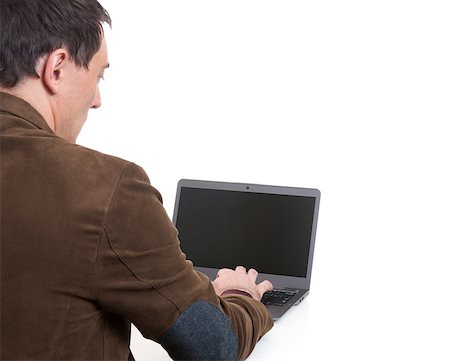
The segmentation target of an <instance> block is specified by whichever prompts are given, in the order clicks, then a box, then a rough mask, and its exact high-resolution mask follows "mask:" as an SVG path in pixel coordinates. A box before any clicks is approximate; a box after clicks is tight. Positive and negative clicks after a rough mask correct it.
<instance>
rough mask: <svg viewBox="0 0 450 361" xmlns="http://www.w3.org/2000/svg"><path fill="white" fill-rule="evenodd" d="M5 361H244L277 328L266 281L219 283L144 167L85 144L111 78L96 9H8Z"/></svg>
mask: <svg viewBox="0 0 450 361" xmlns="http://www.w3.org/2000/svg"><path fill="white" fill-rule="evenodd" d="M0 4H1V5H0V6H1V8H0V26H1V33H0V130H1V133H0V136H1V138H0V149H1V159H0V161H1V163H0V165H1V168H0V169H1V194H0V201H1V220H0V221H1V345H0V348H1V355H0V358H1V359H2V360H6V359H7V360H14V359H16V360H18V359H21V360H25V359H34V360H38V359H39V360H43V359H46V360H50V359H77V360H81V359H90V360H126V359H128V358H132V355H131V353H130V350H129V338H130V322H132V323H133V324H134V325H136V327H137V328H138V329H139V330H140V331H141V333H142V334H143V335H144V336H145V337H147V338H149V339H152V340H155V341H157V342H159V343H161V344H162V346H163V347H164V348H165V349H166V350H167V351H168V353H169V354H170V355H171V357H173V358H175V359H244V358H246V357H247V356H248V355H249V354H250V352H251V351H252V349H253V347H254V346H255V344H256V342H257V341H258V340H259V339H260V338H261V337H262V336H263V335H264V334H265V333H266V332H267V331H268V330H269V329H270V328H271V327H272V324H273V323H272V320H271V318H270V316H269V315H268V313H267V311H266V310H265V308H264V306H263V305H262V304H261V303H260V302H259V300H260V299H261V296H262V294H263V293H264V292H266V291H268V290H270V289H271V287H272V285H271V284H270V283H269V282H268V281H264V282H262V283H260V284H258V285H257V284H256V283H255V282H256V276H257V272H256V271H255V270H253V269H251V270H249V271H248V272H247V271H246V269H245V268H244V267H241V266H239V267H237V268H236V270H228V269H224V270H221V271H220V272H219V274H218V277H217V279H216V280H215V281H214V282H213V283H211V282H209V280H208V279H207V278H206V277H205V276H204V275H202V274H199V273H197V272H195V271H194V270H193V267H192V264H191V262H189V261H187V260H186V259H185V256H184V254H183V253H182V252H181V250H180V246H179V240H178V234H177V230H176V229H175V228H174V226H173V225H172V223H171V221H170V219H169V218H168V216H167V215H166V213H165V211H164V208H163V206H162V201H161V196H160V194H159V193H158V191H157V190H155V189H154V188H153V187H152V186H151V184H150V182H149V180H148V178H147V176H146V174H145V173H144V171H143V170H142V169H141V168H140V167H138V166H136V165H134V164H133V163H130V162H127V161H124V160H121V159H118V158H115V157H112V156H108V155H105V154H101V153H98V152H95V151H92V150H89V149H86V148H83V147H80V146H78V145H76V144H74V143H75V141H76V138H77V135H78V133H79V131H80V130H81V127H82V126H83V124H84V122H85V120H86V117H87V113H88V111H89V109H90V108H98V107H100V105H101V98H100V93H99V90H98V82H99V80H100V79H101V78H102V76H103V73H104V71H105V69H106V68H107V67H108V66H109V63H108V54H107V48H106V43H105V40H104V37H103V29H102V24H103V23H105V22H106V23H108V24H110V18H109V16H108V14H107V12H106V11H105V10H104V9H103V8H102V6H101V5H100V4H99V3H98V2H97V1H96V0H1V2H0Z"/></svg>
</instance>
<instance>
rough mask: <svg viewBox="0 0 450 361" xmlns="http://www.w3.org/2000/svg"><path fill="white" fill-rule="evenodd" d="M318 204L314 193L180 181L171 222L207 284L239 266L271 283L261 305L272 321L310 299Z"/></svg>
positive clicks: (254, 185)
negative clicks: (224, 269)
mask: <svg viewBox="0 0 450 361" xmlns="http://www.w3.org/2000/svg"><path fill="white" fill-rule="evenodd" d="M319 201H320V191H319V190H318V189H309V188H294V187H280V186H269V185H258V184H245V183H227V182H213V181H202V180H188V179H182V180H180V181H179V182H178V187H177V193H176V198H175V208H174V216H173V223H174V224H175V226H176V227H177V229H178V231H179V234H180V242H181V249H182V250H183V252H184V253H185V254H186V257H187V258H188V259H189V260H191V261H192V262H193V264H194V266H195V268H196V270H198V271H200V272H202V273H204V274H206V275H207V276H208V277H209V278H210V279H211V280H214V279H215V277H216V274H217V271H218V270H219V269H221V268H231V269H234V268H236V266H238V265H242V266H244V267H246V268H247V269H250V268H255V269H256V270H257V271H258V272H259V276H258V279H257V282H258V283H259V282H261V281H262V280H264V279H267V280H269V281H271V282H272V284H273V286H274V291H272V292H268V293H266V294H264V297H263V300H262V302H263V303H264V304H265V305H266V307H267V309H268V311H269V313H270V314H271V316H272V318H273V319H274V320H277V319H279V318H280V317H281V316H282V315H283V314H284V313H285V312H286V311H287V310H288V309H289V308H290V307H292V306H293V305H297V304H299V303H300V302H301V301H302V300H303V299H304V298H305V297H306V296H307V295H308V294H309V286H310V282H311V271H312V263H313V255H314V243H315V236H316V229H317V218H318V214H319Z"/></svg>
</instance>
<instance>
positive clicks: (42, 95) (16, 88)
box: [0, 0, 111, 141]
mask: <svg viewBox="0 0 450 361" xmlns="http://www.w3.org/2000/svg"><path fill="white" fill-rule="evenodd" d="M104 22H106V23H108V24H109V25H111V20H110V17H109V15H108V13H107V12H106V10H105V9H104V8H103V7H102V6H101V5H100V4H99V3H98V2H97V1H96V0H1V1H0V27H1V32H0V90H2V91H6V92H10V93H12V94H15V95H17V96H19V97H22V98H23V99H24V100H26V101H28V102H29V103H31V105H33V106H34V107H35V108H36V109H37V110H38V111H39V112H40V113H41V115H43V117H44V118H45V120H46V121H47V123H49V125H50V127H51V128H52V129H53V130H54V131H55V133H56V134H57V135H59V136H60V137H62V138H64V139H67V140H69V141H75V139H76V137H77V136H78V133H79V131H80V130H81V127H82V125H83V124H84V122H85V120H86V117H87V113H88V110H89V109H90V108H97V107H99V106H100V104H101V101H100V94H99V91H98V81H99V79H100V78H101V77H102V76H103V72H104V69H105V68H106V67H108V55H107V49H106V43H105V40H104V36H103V27H102V24H103V23H104Z"/></svg>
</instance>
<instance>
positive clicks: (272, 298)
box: [261, 290, 298, 306]
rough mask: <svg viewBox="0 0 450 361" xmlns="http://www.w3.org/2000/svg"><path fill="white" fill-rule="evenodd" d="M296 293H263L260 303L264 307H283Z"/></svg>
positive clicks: (287, 291)
mask: <svg viewBox="0 0 450 361" xmlns="http://www.w3.org/2000/svg"><path fill="white" fill-rule="evenodd" d="M297 292H298V291H295V290H272V291H269V292H266V293H264V295H263V297H262V299H261V302H262V303H263V304H264V305H266V306H268V305H273V306H284V305H285V304H286V303H288V301H289V300H290V299H291V298H292V297H293V296H295V294H296V293H297Z"/></svg>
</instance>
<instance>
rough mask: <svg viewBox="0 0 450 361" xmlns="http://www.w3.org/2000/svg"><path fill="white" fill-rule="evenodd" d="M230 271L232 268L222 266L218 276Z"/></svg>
mask: <svg viewBox="0 0 450 361" xmlns="http://www.w3.org/2000/svg"><path fill="white" fill-rule="evenodd" d="M230 271H231V270H230V269H229V268H222V269H220V270H218V271H217V275H216V277H220V275H223V274H225V273H227V272H230Z"/></svg>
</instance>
